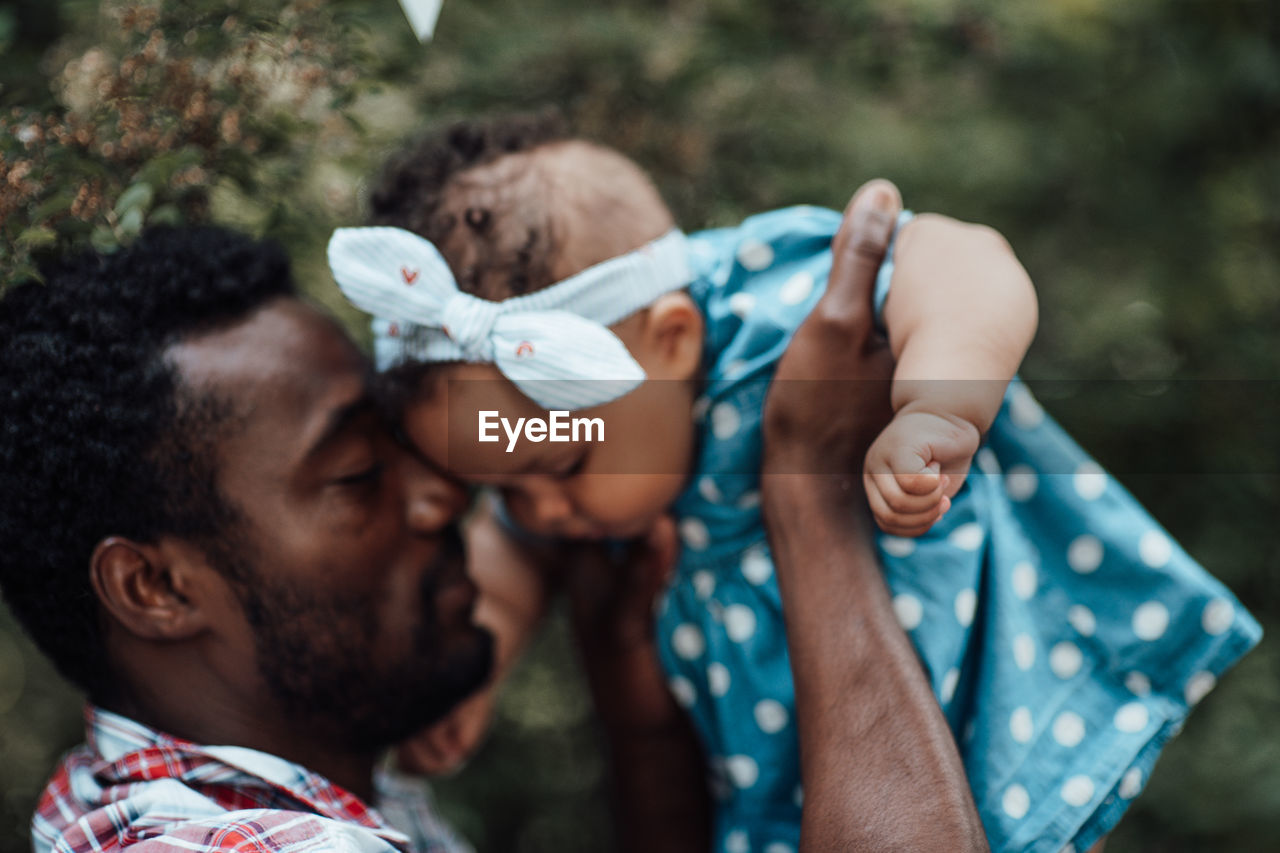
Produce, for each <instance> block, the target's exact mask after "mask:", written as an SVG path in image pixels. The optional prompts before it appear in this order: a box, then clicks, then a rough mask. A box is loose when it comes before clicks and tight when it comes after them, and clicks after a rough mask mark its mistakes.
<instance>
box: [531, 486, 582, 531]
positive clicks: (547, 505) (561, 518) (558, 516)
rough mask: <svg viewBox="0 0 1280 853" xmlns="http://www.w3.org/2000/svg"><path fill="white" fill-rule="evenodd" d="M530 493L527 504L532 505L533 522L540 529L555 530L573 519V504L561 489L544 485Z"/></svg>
mask: <svg viewBox="0 0 1280 853" xmlns="http://www.w3.org/2000/svg"><path fill="white" fill-rule="evenodd" d="M530 492H531V493H530V495H529V503H530V504H531V505H532V509H533V517H534V521H535V522H536V523H537V525H538V527H539V528H540V529H543V530H546V529H548V528H555V527H558V526H560V525H562V524H563V523H564V522H566V521H568V520H569V519H571V518H573V516H574V508H573V502H572V501H571V500H569V497H568V495H566V494H565V493H564V491H563V490H562V489H560V488H558V487H556V486H554V485H550V484H546V485H541V486H539V487H537V488H536V489H531V490H530Z"/></svg>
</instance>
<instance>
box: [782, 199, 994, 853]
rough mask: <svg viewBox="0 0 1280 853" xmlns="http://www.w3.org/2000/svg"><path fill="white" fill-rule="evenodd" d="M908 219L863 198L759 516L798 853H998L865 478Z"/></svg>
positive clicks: (883, 395) (787, 373) (785, 373)
mask: <svg viewBox="0 0 1280 853" xmlns="http://www.w3.org/2000/svg"><path fill="white" fill-rule="evenodd" d="M900 206H901V202H900V201H899V199H898V194H897V192H896V190H894V189H893V188H892V186H889V185H886V184H885V183H884V182H873V183H872V184H869V185H867V186H865V187H863V188H862V189H861V190H859V191H858V193H857V194H856V195H855V196H854V198H853V201H852V202H851V203H850V205H849V208H848V209H847V210H846V213H845V221H844V223H843V225H842V226H841V229H840V233H839V234H838V235H837V237H836V241H835V246H834V251H835V262H834V265H833V267H832V270H831V277H830V279H829V281H828V284H827V291H826V293H825V294H824V295H823V297H822V299H821V300H820V301H819V302H818V305H817V306H816V307H815V308H814V311H813V313H812V314H811V315H810V316H809V318H808V319H807V320H806V321H805V323H804V324H803V325H802V326H801V327H800V329H799V330H798V331H797V332H796V336H795V338H794V340H793V341H792V343H791V346H790V348H788V350H787V352H786V353H785V354H784V355H783V358H782V360H781V362H780V363H779V365H778V371H777V374H776V376H775V378H774V381H773V384H772V386H771V388H770V391H769V398H768V400H767V402H766V405H765V421H764V424H765V462H764V469H763V470H764V474H765V475H766V476H765V477H764V478H763V502H762V508H763V510H764V517H765V523H766V525H767V526H768V529H769V540H770V544H771V545H772V548H773V556H774V562H775V565H776V569H777V578H778V586H779V589H780V591H781V593H782V607H783V615H784V617H785V619H786V625H787V643H788V646H789V648H790V652H791V668H792V673H793V675H794V678H795V685H796V717H797V725H798V727H799V733H800V765H801V772H802V775H803V778H804V816H803V819H802V824H801V835H800V846H801V850H802V851H803V853H812V851H829V850H841V851H881V850H895V851H926V850H928V851H934V850H948V851H982V850H986V849H987V846H986V838H985V836H984V835H983V831H982V823H981V821H980V820H979V819H978V815H977V811H976V809H975V808H974V805H973V799H972V797H971V795H970V794H969V788H968V783H967V781H966V780H965V776H964V767H963V765H962V764H961V763H960V756H959V753H958V752H957V751H956V745H955V742H954V740H952V737H951V732H950V730H949V729H948V728H947V724H946V720H945V719H943V716H942V712H941V710H940V709H939V708H938V703H937V700H936V699H935V698H934V696H933V693H932V691H931V690H930V688H929V684H928V681H927V680H926V678H925V675H924V672H923V671H922V670H921V668H920V664H919V661H918V659H917V658H916V654H915V650H914V649H913V648H912V646H911V644H910V642H909V641H908V640H907V637H906V635H905V634H904V633H903V632H902V628H901V627H899V625H898V623H897V620H896V619H895V618H894V616H893V609H892V607H891V605H890V601H889V595H888V591H887V590H886V588H885V584H884V580H883V578H882V577H881V574H880V567H879V565H878V563H877V561H876V556H875V552H874V551H873V550H872V549H871V535H872V534H871V529H870V525H869V523H868V514H867V509H866V501H865V497H864V496H865V491H864V489H863V488H862V483H861V479H860V478H859V477H857V476H856V474H855V472H856V471H858V469H859V468H860V466H861V463H862V460H863V457H864V455H865V453H866V451H867V448H868V447H869V446H870V444H871V443H872V440H873V439H874V438H875V436H876V434H877V433H879V432H880V430H881V428H882V427H883V425H884V424H885V423H886V422H887V421H888V420H889V417H890V414H891V409H890V405H889V385H890V375H891V365H890V363H889V360H888V359H887V358H886V351H885V345H884V343H883V342H882V341H880V340H879V339H878V338H877V336H876V335H875V334H874V332H873V323H872V308H871V291H872V287H873V283H874V279H875V274H876V271H877V269H878V267H879V265H880V262H881V260H882V259H883V257H884V252H885V249H886V247H887V245H888V240H889V234H890V232H891V230H892V227H893V223H894V221H895V220H896V218H897V213H898V209H899V207H900ZM818 472H834V473H818ZM806 474H808V476H805V475H806Z"/></svg>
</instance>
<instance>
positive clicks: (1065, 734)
mask: <svg viewBox="0 0 1280 853" xmlns="http://www.w3.org/2000/svg"><path fill="white" fill-rule="evenodd" d="M1053 739H1054V740H1056V741H1057V742H1058V743H1060V744H1062V745H1063V746H1067V747H1071V746H1079V745H1080V741H1082V740H1084V720H1083V719H1081V717H1080V715H1079V714H1077V713H1075V712H1074V711H1063V712H1062V713H1061V714H1059V715H1058V716H1057V717H1056V718H1055V719H1054V721H1053Z"/></svg>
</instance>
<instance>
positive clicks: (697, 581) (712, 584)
mask: <svg viewBox="0 0 1280 853" xmlns="http://www.w3.org/2000/svg"><path fill="white" fill-rule="evenodd" d="M715 591H716V576H715V575H713V574H711V572H709V571H707V570H706V569H701V570H699V571H696V572H694V573H693V592H694V594H695V595H697V596H698V600H699V601H706V600H707V599H708V598H710V597H711V594H712V593H713V592H715Z"/></svg>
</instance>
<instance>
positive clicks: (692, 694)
mask: <svg viewBox="0 0 1280 853" xmlns="http://www.w3.org/2000/svg"><path fill="white" fill-rule="evenodd" d="M667 686H668V687H670V688H671V695H672V696H674V697H676V702H677V703H678V704H679V705H680V707H681V708H692V707H693V703H694V702H697V701H698V691H697V690H696V689H695V688H694V686H693V682H692V681H690V680H689V679H687V678H685V677H684V676H681V675H677V676H675V677H674V678H672V679H671V680H670V681H668V682H667Z"/></svg>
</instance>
